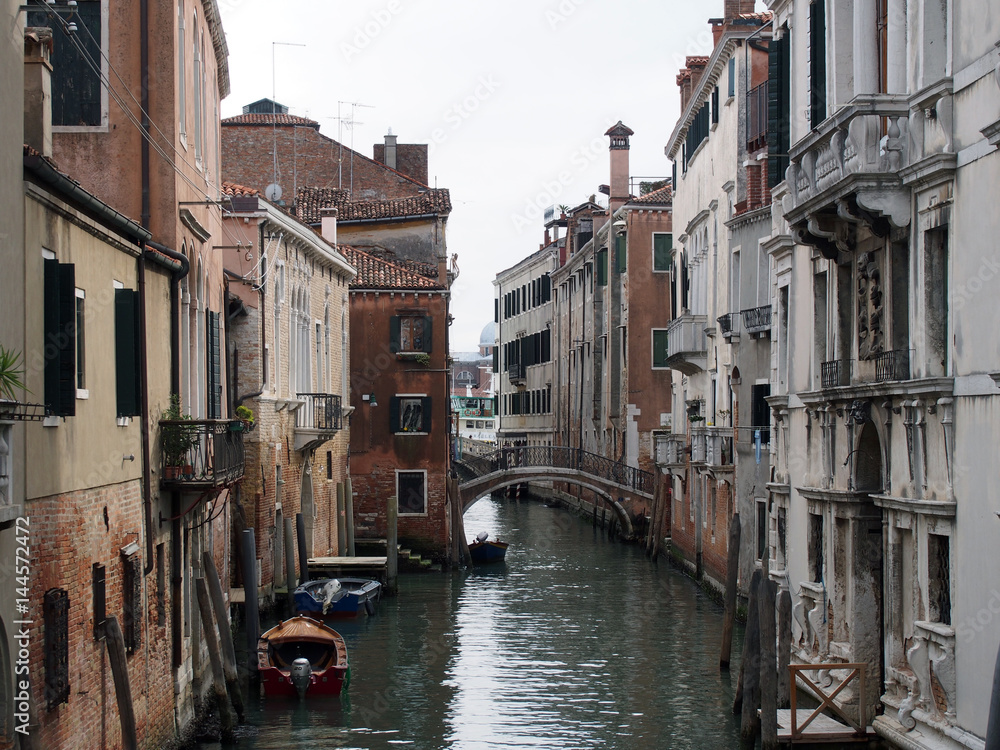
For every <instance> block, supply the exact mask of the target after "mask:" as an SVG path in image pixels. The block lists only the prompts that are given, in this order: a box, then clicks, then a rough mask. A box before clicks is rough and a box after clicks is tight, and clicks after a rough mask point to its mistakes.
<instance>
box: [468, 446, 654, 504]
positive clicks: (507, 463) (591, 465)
mask: <svg viewBox="0 0 1000 750" xmlns="http://www.w3.org/2000/svg"><path fill="white" fill-rule="evenodd" d="M462 462H463V463H464V464H465V465H466V466H468V467H469V468H470V469H472V470H473V471H474V472H475V473H476V475H477V476H480V477H481V476H486V475H487V474H492V473H494V472H497V471H509V470H511V469H522V468H549V467H551V468H554V469H573V470H575V471H580V472H583V473H585V474H590V475H591V476H593V477H597V478H598V479H603V480H604V481H607V482H612V483H614V484H618V485H622V486H624V487H628V488H629V489H631V490H634V491H636V492H643V493H646V494H650V495H651V494H653V475H652V474H651V473H650V472H648V471H643V470H641V469H637V468H635V467H634V466H626V465H625V464H623V463H620V462H618V461H613V460H611V459H610V458H607V457H605V456H601V455H599V454H597V453H590V452H588V451H585V450H581V449H580V448H567V447H564V446H558V445H551V446H549V445H524V446H519V447H514V448H501V449H499V450H496V451H493V452H492V453H488V454H486V455H484V456H474V455H468V454H463V455H462Z"/></svg>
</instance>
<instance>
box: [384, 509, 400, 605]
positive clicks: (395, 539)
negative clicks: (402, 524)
mask: <svg viewBox="0 0 1000 750" xmlns="http://www.w3.org/2000/svg"><path fill="white" fill-rule="evenodd" d="M385 511H386V512H385V526H386V528H385V591H386V593H387V594H392V595H395V594H396V592H397V590H398V589H397V587H396V575H397V572H398V569H399V559H398V556H399V529H398V528H397V519H398V517H399V506H398V505H397V504H396V496H395V495H392V496H391V497H390V498H389V502H388V503H387V505H386V509H385Z"/></svg>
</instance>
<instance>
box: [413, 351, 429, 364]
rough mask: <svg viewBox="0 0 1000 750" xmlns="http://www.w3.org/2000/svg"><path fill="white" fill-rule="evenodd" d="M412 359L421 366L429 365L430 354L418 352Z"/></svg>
mask: <svg viewBox="0 0 1000 750" xmlns="http://www.w3.org/2000/svg"><path fill="white" fill-rule="evenodd" d="M413 361H414V362H416V363H417V364H418V365H420V366H421V367H430V366H431V356H430V355H429V354H425V353H424V352H420V353H418V354H417V356H416V357H414V358H413Z"/></svg>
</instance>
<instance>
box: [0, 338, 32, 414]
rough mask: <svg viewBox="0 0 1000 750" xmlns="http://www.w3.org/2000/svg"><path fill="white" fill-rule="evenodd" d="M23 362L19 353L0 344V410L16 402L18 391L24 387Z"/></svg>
mask: <svg viewBox="0 0 1000 750" xmlns="http://www.w3.org/2000/svg"><path fill="white" fill-rule="evenodd" d="M23 365H24V362H23V360H22V359H21V353H20V352H16V351H14V350H13V349H7V348H6V347H4V346H2V345H0V411H3V410H4V409H5V408H6V407H7V406H8V405H9V404H11V403H17V401H18V397H17V396H18V394H17V392H18V391H23V390H27V389H26V388H25V387H24V380H23V377H24V367H23Z"/></svg>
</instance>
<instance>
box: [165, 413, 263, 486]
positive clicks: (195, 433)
mask: <svg viewBox="0 0 1000 750" xmlns="http://www.w3.org/2000/svg"><path fill="white" fill-rule="evenodd" d="M237 425H238V428H237ZM243 429H244V425H243V423H242V422H238V421H235V420H229V419H161V420H160V466H161V467H162V474H161V476H160V486H162V487H163V488H164V489H169V490H178V491H181V492H183V491H188V492H196V491H201V490H207V489H214V488H220V487H227V486H229V485H231V484H233V483H235V482H238V481H239V480H241V479H242V478H243V471H244V468H245V465H246V454H245V451H244V447H243V434H244V433H243ZM237 430H238V431H237Z"/></svg>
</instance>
